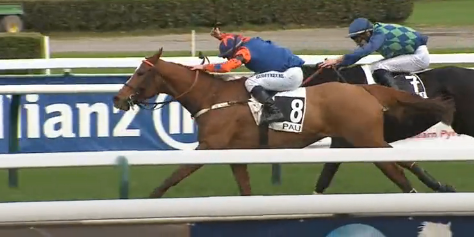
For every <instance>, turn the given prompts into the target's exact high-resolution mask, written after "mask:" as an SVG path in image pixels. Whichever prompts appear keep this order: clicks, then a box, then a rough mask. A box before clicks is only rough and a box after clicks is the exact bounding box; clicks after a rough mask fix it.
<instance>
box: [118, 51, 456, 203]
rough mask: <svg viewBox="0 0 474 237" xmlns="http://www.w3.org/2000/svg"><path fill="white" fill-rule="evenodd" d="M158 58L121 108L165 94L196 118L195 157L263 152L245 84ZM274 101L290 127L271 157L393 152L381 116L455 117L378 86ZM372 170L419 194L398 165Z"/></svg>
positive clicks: (302, 92) (183, 171)
mask: <svg viewBox="0 0 474 237" xmlns="http://www.w3.org/2000/svg"><path fill="white" fill-rule="evenodd" d="M161 54H162V48H161V49H160V50H159V51H158V52H157V53H156V54H155V55H153V56H151V57H147V58H145V59H144V60H143V61H142V63H141V65H140V66H139V67H138V68H137V69H136V70H135V72H134V73H133V75H132V76H131V77H130V79H129V80H128V81H127V82H126V83H125V84H124V86H123V87H122V88H121V89H120V91H119V92H118V93H117V95H116V96H114V98H113V102H114V106H115V107H116V108H118V109H120V110H124V111H128V110H129V109H130V107H131V106H134V105H146V104H150V103H148V102H146V100H147V99H149V98H151V97H154V96H155V95H157V94H159V93H166V94H168V95H170V96H172V97H173V98H174V100H176V101H178V102H179V103H180V104H181V105H182V106H183V107H184V108H186V109H187V110H188V111H189V112H190V113H191V115H192V116H193V117H194V118H195V121H196V123H197V125H198V128H199V129H198V142H199V145H198V147H197V148H196V149H197V150H201V149H258V148H262V143H261V141H260V137H261V135H262V133H261V131H262V129H261V126H259V124H258V123H259V121H260V117H259V116H261V111H262V110H261V105H260V104H259V103H258V102H256V101H255V100H253V98H251V97H250V95H249V94H248V92H247V91H246V90H245V87H244V81H245V79H246V78H242V79H238V80H232V81H225V80H222V78H219V76H216V75H212V74H209V73H207V72H204V71H199V70H197V71H193V70H191V69H190V68H189V67H187V66H184V65H181V64H176V63H172V62H167V61H164V60H162V59H160V57H161ZM276 96H277V97H276V100H278V101H279V102H277V106H279V107H280V109H281V110H282V111H283V113H284V114H285V116H286V117H287V119H286V121H285V122H282V123H280V124H270V125H269V126H270V128H271V129H269V130H266V132H267V137H268V145H267V146H266V147H268V148H274V149H275V148H277V149H284V148H286V149H291V148H294V149H296V148H304V147H306V146H308V145H310V144H312V143H314V142H316V141H318V140H321V139H323V138H325V137H341V138H344V139H346V140H347V141H349V142H351V144H353V145H354V146H355V147H365V148H383V147H385V148H389V147H391V146H390V145H389V144H388V143H387V142H386V141H385V140H384V132H383V129H384V128H383V123H384V114H390V115H392V116H393V117H394V118H397V119H399V120H417V119H418V117H420V116H418V115H422V116H421V118H423V117H424V116H426V115H427V114H428V115H430V116H433V117H436V118H438V120H439V121H442V122H443V123H445V124H447V125H449V124H450V123H451V120H452V114H453V108H452V104H451V103H448V102H446V101H442V100H439V99H423V98H421V97H418V96H415V95H412V94H410V93H407V92H403V91H398V90H394V89H391V88H387V87H384V86H379V85H363V86H360V85H351V84H346V83H339V82H329V83H324V84H321V85H318V86H311V87H304V88H303V87H301V88H298V89H296V90H294V91H289V92H284V93H276ZM169 102H171V101H167V102H165V104H166V103H169ZM263 111H264V110H263ZM303 122H304V123H303ZM285 129H286V130H285ZM375 165H376V166H377V167H378V168H379V169H380V170H381V171H382V172H383V173H384V174H385V175H386V176H387V177H388V178H389V179H390V180H392V181H393V182H394V183H395V184H396V185H397V186H398V187H399V188H400V189H401V190H402V191H403V192H413V191H414V189H413V187H412V186H411V184H410V182H409V181H408V179H407V178H406V177H405V175H404V173H403V172H400V168H399V167H398V166H397V165H396V164H395V163H393V162H377V163H375ZM202 166H203V165H200V164H197V165H196V164H195V165H181V166H180V167H179V168H178V169H177V170H176V171H174V172H173V173H172V174H171V176H170V177H169V178H167V179H166V180H165V181H164V182H163V183H162V184H161V185H160V186H159V187H157V188H156V189H155V190H154V191H153V192H152V193H151V194H150V197H152V198H157V197H162V196H163V195H164V194H165V192H166V191H167V190H168V189H169V188H171V187H172V186H174V185H177V184H178V183H179V182H180V181H182V180H183V179H184V178H186V177H188V176H189V175H191V174H192V173H193V172H195V171H196V170H198V169H199V168H201V167H202ZM231 169H232V172H233V175H234V177H235V179H236V181H237V184H238V186H239V189H240V194H241V195H251V187H250V181H249V174H248V172H247V164H232V165H231Z"/></svg>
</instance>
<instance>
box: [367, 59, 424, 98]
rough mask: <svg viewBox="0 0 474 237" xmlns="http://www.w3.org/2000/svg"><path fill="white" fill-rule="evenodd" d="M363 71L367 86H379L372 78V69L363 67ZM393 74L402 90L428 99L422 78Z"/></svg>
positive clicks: (398, 73) (402, 73) (403, 73)
mask: <svg viewBox="0 0 474 237" xmlns="http://www.w3.org/2000/svg"><path fill="white" fill-rule="evenodd" d="M362 69H363V70H364V72H365V76H366V78H367V84H369V85H372V84H377V83H376V82H375V80H374V78H373V76H372V73H371V72H370V69H369V68H368V67H367V66H363V67H362ZM392 74H393V76H394V78H395V83H396V84H397V86H398V87H399V88H400V89H401V90H403V91H406V92H409V93H411V94H414V95H418V96H421V97H422V98H425V99H426V98H428V94H427V93H426V88H425V85H424V84H423V81H422V80H421V79H420V77H418V75H416V73H408V72H392Z"/></svg>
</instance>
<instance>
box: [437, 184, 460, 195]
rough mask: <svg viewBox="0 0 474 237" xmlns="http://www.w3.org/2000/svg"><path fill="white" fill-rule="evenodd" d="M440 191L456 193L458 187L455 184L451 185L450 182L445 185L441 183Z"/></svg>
mask: <svg viewBox="0 0 474 237" xmlns="http://www.w3.org/2000/svg"><path fill="white" fill-rule="evenodd" d="M438 192H440V193H455V192H456V189H455V188H454V187H453V186H451V185H449V184H445V185H441V186H440V187H439V190H438Z"/></svg>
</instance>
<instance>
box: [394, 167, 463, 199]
mask: <svg viewBox="0 0 474 237" xmlns="http://www.w3.org/2000/svg"><path fill="white" fill-rule="evenodd" d="M397 164H398V165H400V166H401V167H403V168H405V169H407V170H409V171H410V172H412V173H413V174H414V175H415V176H416V177H417V178H418V179H419V180H420V181H421V182H422V183H424V184H425V185H426V186H427V187H429V188H431V189H432V190H433V191H437V192H456V190H455V189H454V187H453V186H451V185H448V184H441V182H439V181H438V180H436V179H435V178H434V177H433V176H431V175H430V174H429V173H428V172H427V171H426V170H424V169H423V168H421V167H420V166H419V165H418V164H417V163H416V162H397Z"/></svg>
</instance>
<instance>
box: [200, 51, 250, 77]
mask: <svg viewBox="0 0 474 237" xmlns="http://www.w3.org/2000/svg"><path fill="white" fill-rule="evenodd" d="M250 59H251V55H250V51H249V50H248V49H247V48H245V47H241V48H240V49H239V50H238V51H237V52H236V53H235V56H234V57H233V58H231V59H229V60H228V61H226V62H223V63H214V64H207V65H205V66H204V70H205V71H208V72H230V71H232V70H233V69H236V68H239V67H240V66H242V64H245V63H246V62H248V61H250Z"/></svg>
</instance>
